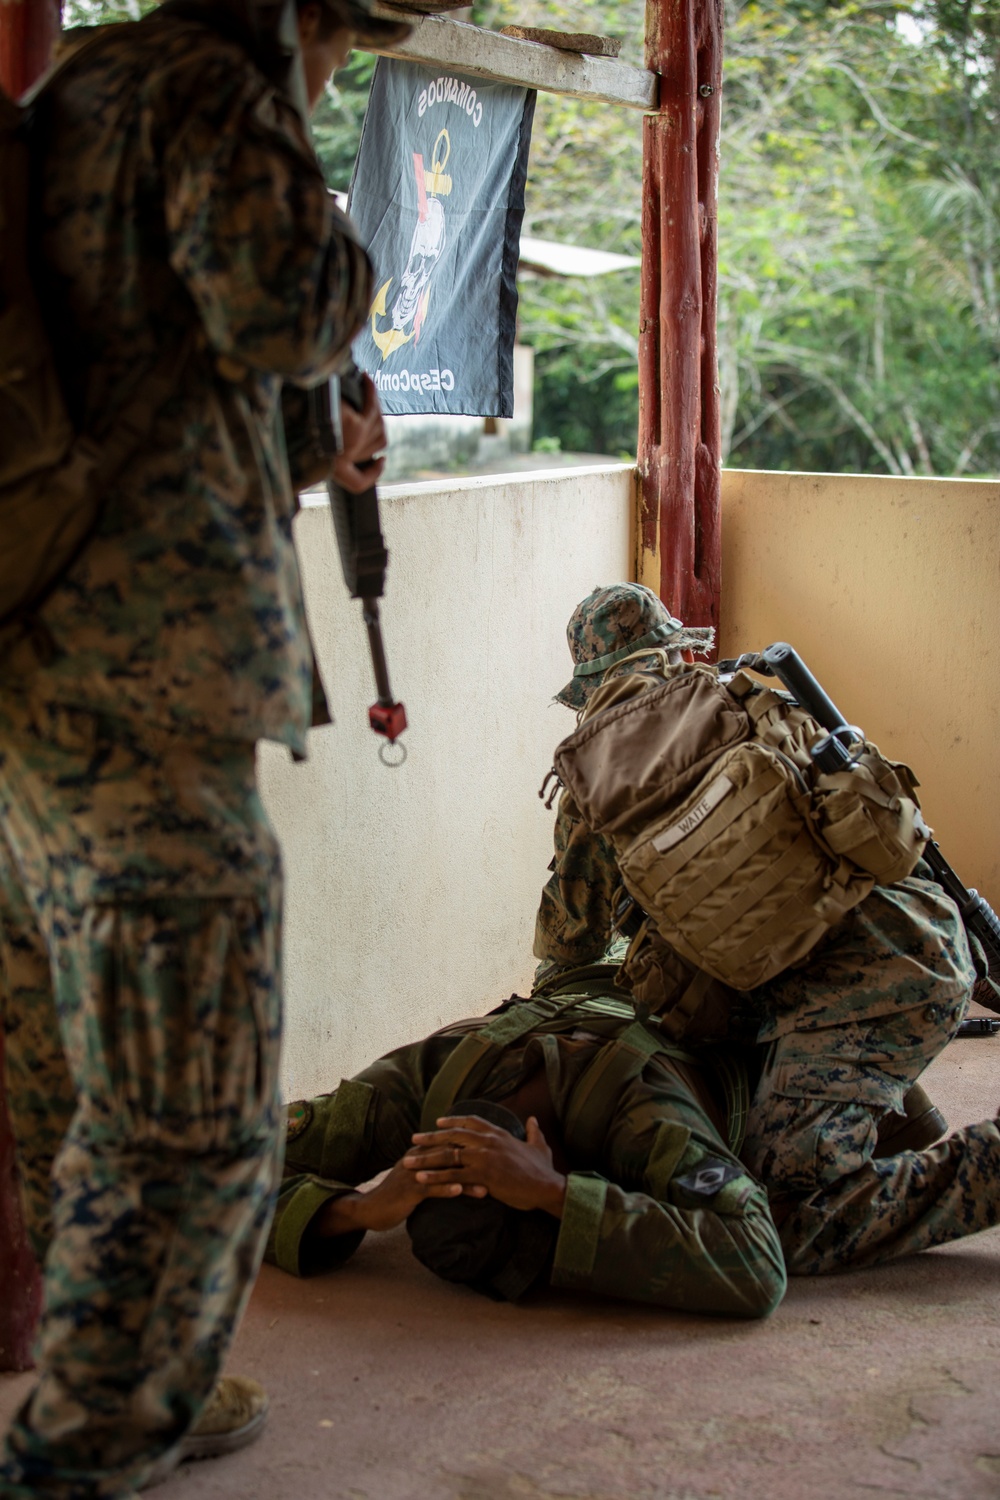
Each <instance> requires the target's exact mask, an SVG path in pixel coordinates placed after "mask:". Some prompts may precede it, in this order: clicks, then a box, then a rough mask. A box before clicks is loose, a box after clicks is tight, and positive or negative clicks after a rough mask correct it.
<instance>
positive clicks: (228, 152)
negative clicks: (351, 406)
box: [164, 55, 371, 383]
mask: <svg viewBox="0 0 1000 1500" xmlns="http://www.w3.org/2000/svg"><path fill="white" fill-rule="evenodd" d="M228 62H229V59H228V58H227V57H226V56H225V55H221V56H218V57H213V58H212V59H210V60H209V61H208V62H207V63H206V64H205V65H203V66H202V68H201V69H200V70H199V71H198V74H197V85H198V90H197V95H196V97H195V99H194V100H193V105H194V107H192V108H191V109H190V110H189V111H188V113H187V114H186V117H185V119H184V122H183V124H182V126H181V128H180V129H178V130H176V131H175V132H174V133H173V134H172V135H171V137H170V140H169V142H168V144H167V146H166V150H165V156H164V179H165V189H166V192H165V213H166V224H167V233H168V238H169V255H170V264H171V266H172V267H173V269H174V271H175V272H176V273H177V275H178V276H179V277H180V278H181V280H182V281H183V282H184V285H185V286H186V287H187V290H188V292H189V293H190V295H191V297H192V298H193V299H194V302H195V305H196V307H197V309H198V312H199V315H200V318H201V323H202V326H203V327H204V329H205V332H206V334H207V337H208V340H209V343H210V344H211V345H212V347H213V348H214V349H215V350H216V351H217V352H218V353H220V354H225V355H229V356H231V357H232V358H234V359H237V360H239V362H240V363H241V364H244V365H248V366H250V367H252V368H254V369H257V370H260V371H265V372H267V373H269V374H277V375H281V376H284V377H285V378H286V379H292V380H300V381H304V382H306V383H311V382H313V381H315V380H316V379H318V378H319V377H320V376H322V375H324V374H328V373H329V372H330V371H331V370H332V369H333V368H334V367H335V364H336V361H337V358H339V356H340V355H341V352H342V351H343V350H344V349H345V347H346V345H347V343H348V341H349V339H350V337H352V336H353V334H354V333H356V332H357V330H358V328H359V327H360V325H361V323H362V322H363V320H364V317H365V314H366V312H367V310H368V304H369V302H370V300H371V273H370V268H369V264H368V258H367V256H366V255H365V252H364V251H363V250H362V248H361V247H360V245H359V244H358V242H357V240H356V238H355V235H354V230H353V227H352V225H351V223H350V220H349V219H348V218H347V217H346V216H345V215H344V214H342V213H341V212H340V211H339V209H337V207H336V205H335V204H334V202H333V200H332V198H331V196H330V194H329V192H328V191H327V188H326V184H325V182H324V180H323V175H322V172H321V171H320V168H319V164H318V162H317V161H316V159H315V157H314V155H313V153H312V150H311V148H310V147H309V146H308V144H307V142H306V139H305V136H304V134H303V129H302V125H301V123H300V121H299V118H298V115H297V114H296V112H295V110H294V109H293V107H292V106H291V104H289V103H288V102H287V101H286V100H284V99H283V98H282V97H281V96H280V95H278V94H276V93H274V91H273V90H271V89H269V88H267V87H266V86H265V85H264V81H263V80H262V79H261V78H260V76H259V75H258V74H255V73H254V72H252V71H250V70H247V69H239V70H233V69H232V68H231V67H229V66H227V64H228Z"/></svg>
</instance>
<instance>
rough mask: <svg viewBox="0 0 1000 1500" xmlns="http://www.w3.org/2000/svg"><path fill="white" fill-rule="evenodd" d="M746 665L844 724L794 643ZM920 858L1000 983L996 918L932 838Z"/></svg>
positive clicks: (985, 1000)
mask: <svg viewBox="0 0 1000 1500" xmlns="http://www.w3.org/2000/svg"><path fill="white" fill-rule="evenodd" d="M748 665H751V668H752V670H756V671H759V672H762V673H770V674H771V676H773V677H777V678H778V679H779V681H781V682H782V683H783V684H784V685H785V687H786V688H787V689H788V691H789V692H790V693H791V695H792V697H793V698H794V699H795V701H796V702H797V703H799V704H801V706H802V707H803V708H804V709H805V710H806V712H807V713H810V714H812V716H813V718H814V719H815V720H816V721H817V723H819V724H821V725H822V726H823V728H824V729H827V730H829V731H830V732H831V733H832V732H833V731H834V730H836V729H841V728H843V727H844V726H845V725H847V720H846V719H845V718H844V716H843V714H842V713H841V712H840V710H839V709H838V707H837V705H836V704H835V703H834V701H833V699H832V698H830V697H829V696H828V695H827V694H826V693H825V692H824V691H823V689H822V688H821V687H820V685H819V683H818V682H817V680H816V678H815V677H814V676H813V674H812V673H811V672H810V670H809V668H808V667H807V666H806V664H805V662H804V661H803V660H802V658H801V656H800V655H799V653H798V652H797V651H796V650H795V648H794V646H789V645H788V643H787V642H786V641H776V642H775V643H774V645H773V646H768V647H767V649H766V651H762V652H761V653H760V655H759V656H758V657H757V658H756V660H755V661H754V662H753V663H750V662H748ZM848 727H849V726H848ZM923 858H924V859H925V860H926V861H927V863H928V864H929V865H930V867H931V869H932V870H933V872H934V878H935V880H936V881H937V883H938V885H940V887H941V889H942V890H943V891H944V892H945V893H946V894H947V895H949V896H950V897H951V899H952V900H953V901H954V902H955V905H956V906H957V907H958V909H959V911H960V912H961V913H962V920H963V921H964V923H965V925H966V927H967V929H968V930H969V932H970V933H973V934H974V935H975V937H976V938H978V940H979V942H980V943H981V944H982V947H983V951H984V953H985V955H986V961H987V964H988V967H989V977H990V979H991V980H992V981H993V986H992V988H995V986H996V984H997V982H1000V917H998V916H997V914H996V912H995V911H994V910H993V908H992V906H990V904H989V902H988V901H986V900H985V899H984V898H983V897H982V896H980V894H979V892H978V891H976V890H970V889H969V887H968V886H966V885H965V883H964V882H963V881H962V879H961V878H960V877H959V876H958V875H957V874H956V873H955V871H954V870H953V869H952V867H951V865H950V864H949V863H948V861H947V860H946V859H945V857H944V855H943V854H942V853H941V850H940V848H939V847H938V845H937V844H936V843H935V842H934V840H933V839H931V840H929V841H928V843H927V846H926V848H925V849H924V853H923ZM975 998H976V999H978V1000H980V1001H981V1003H982V1004H984V1005H987V1006H988V1007H989V1008H990V1009H991V1010H992V1009H994V1008H996V1007H997V1006H1000V997H998V998H997V999H996V1000H994V998H993V994H992V992H990V991H987V990H984V989H983V988H982V987H980V986H977V989H976V995H975Z"/></svg>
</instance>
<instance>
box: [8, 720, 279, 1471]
mask: <svg viewBox="0 0 1000 1500" xmlns="http://www.w3.org/2000/svg"><path fill="white" fill-rule="evenodd" d="M0 830H2V831H0V1006H2V1015H3V1025H4V1035H5V1050H6V1089H7V1101H8V1107H9V1111H10V1115H11V1119H12V1123H13V1128H14V1133H15V1137H16V1140H17V1143H18V1154H19V1166H20V1171H21V1178H22V1185H23V1196H24V1201H25V1208H26V1213H27V1217H28V1222H29V1225H30V1231H31V1235H32V1239H33V1242H34V1245H35V1249H36V1251H37V1253H38V1255H39V1258H40V1260H41V1261H42V1265H43V1274H44V1307H43V1314H42V1322H41V1327H40V1332H39V1337H38V1343H37V1350H36V1358H37V1367H38V1378H37V1383H36V1385H35V1387H34V1389H33V1391H32V1392H31V1394H30V1395H29V1397H28V1399H27V1401H26V1402H25V1404H24V1405H23V1407H22V1408H21V1410H20V1412H19V1413H18V1415H17V1416H16V1418H15V1420H14V1422H13V1424H12V1426H11V1428H10V1431H9V1432H8V1434H7V1438H6V1448H5V1451H4V1454H3V1459H2V1462H0V1496H3V1497H5V1500H13V1497H21V1496H28V1495H45V1496H53V1497H58V1500H120V1497H125V1496H130V1495H132V1494H133V1493H134V1490H135V1487H136V1486H137V1485H138V1484H139V1483H141V1481H142V1479H143V1478H144V1476H145V1475H146V1473H147V1472H148V1470H149V1466H150V1465H151V1464H152V1463H153V1461H154V1460H156V1459H158V1458H159V1457H161V1456H162V1455H163V1454H165V1453H168V1452H169V1451H170V1450H171V1449H172V1448H173V1447H174V1446H175V1445H176V1444H177V1443H178V1442H179V1441H180V1439H181V1438H182V1437H183V1435H184V1433H185V1432H186V1431H187V1430H188V1429H189V1427H190V1426H191V1425H192V1424H193V1423H194V1422H195V1421H196V1420H197V1417H198V1415H199V1413H200V1411H201V1409H202V1407H203V1405H204V1403H205V1401H206V1399H207V1397H208V1395H209V1394H210V1392H211V1389H212V1386H213V1384H214V1382H215V1380H216V1377H217V1375H218V1372H219V1369H220V1366H221V1363H222V1360H223V1358H224V1356H225V1353H226V1349H227V1347H228V1344H229V1341H230V1338H231V1336H232V1333H233V1330H234V1328H235V1325H236V1323H237V1322H238V1319H239V1317H240V1313H241V1310H242V1308H243V1305H244V1303H245V1300H246V1297H247V1295H248V1292H249V1289H250V1286H251V1284H252V1281H253V1278H254V1276H255V1274H256V1271H257V1267H258V1265H259V1261H260V1257H261V1254H262V1252H263V1248H264V1243H265V1238H266V1234H267V1229H268V1225H269V1221H270V1217H271V1212H272V1208H273V1202H274V1196H275V1192H276V1189H277V1185H278V1182H279V1180H280V1173H281V1150H282V1146H281V1140H280V1137H279V1132H278V1123H279V1114H280V1111H279V1107H278V1062H279V1045H280V1030H281V1000H280V946H281V871H280V861H279V855H278V850H277V846H276V843H275V840H274V837H273V834H272V832H271V830H270V827H269V825H268V822H267V818H266V815H265V813H264V810H263V807H262V806H261V803H260V800H259V798H258V795H257V791H256V786H255V781H254V752H253V746H252V745H251V744H244V743H238V742H235V741H234V742H206V741H200V742H198V741H194V742H191V741H188V742H185V740H184V738H183V737H182V736H180V735H176V734H170V733H164V732H159V731H156V732H147V731H142V732H137V731H136V730H134V729H133V728H132V727H131V726H129V725H126V724H125V723H123V722H120V721H114V720H108V719H102V718H100V717H97V716H94V715H92V714H87V713H82V712H76V711H72V710H66V709H59V708H53V707H51V706H47V707H46V706H39V705H33V704H32V703H31V701H30V700H28V699H25V698H19V697H16V696H13V695H6V696H4V697H0Z"/></svg>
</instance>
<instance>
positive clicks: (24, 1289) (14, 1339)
mask: <svg viewBox="0 0 1000 1500" xmlns="http://www.w3.org/2000/svg"><path fill="white" fill-rule="evenodd" d="M59 18H60V5H59V0H0V88H3V89H4V90H5V92H6V93H8V94H9V95H10V96H11V98H14V99H16V98H17V97H18V95H19V94H22V93H23V92H24V90H25V89H26V88H28V87H30V85H31V84H32V83H34V81H35V79H36V78H37V77H38V76H39V75H40V74H41V73H43V72H44V71H45V68H46V67H47V66H48V61H49V58H50V56H51V54H52V48H53V46H54V44H55V41H56V38H57V37H58V35H59ZM3 1077H4V1068H3V1031H2V1029H0V1370H28V1369H30V1368H31V1363H32V1361H31V1345H32V1339H33V1336H34V1331H35V1325H36V1323H37V1322H38V1314H39V1312H40V1310H41V1300H42V1286H41V1278H40V1276H39V1274H38V1266H37V1264H36V1262H35V1258H34V1256H33V1254H32V1252H31V1246H30V1245H29V1244H28V1237H27V1234H26V1232H25V1226H24V1216H23V1214H22V1212H21V1200H20V1195H19V1192H18V1185H17V1165H16V1162H15V1158H14V1137H13V1134H12V1132H11V1128H10V1119H9V1117H8V1114H7V1106H6V1100H5V1091H4V1087H3Z"/></svg>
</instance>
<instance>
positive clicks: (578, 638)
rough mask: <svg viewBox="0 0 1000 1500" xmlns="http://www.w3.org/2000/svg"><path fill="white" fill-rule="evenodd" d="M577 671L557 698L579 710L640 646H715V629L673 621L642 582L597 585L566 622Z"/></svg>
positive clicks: (699, 651) (699, 649) (685, 648)
mask: <svg viewBox="0 0 1000 1500" xmlns="http://www.w3.org/2000/svg"><path fill="white" fill-rule="evenodd" d="M566 639H567V641H568V642H569V650H570V655H571V656H572V658H573V660H574V662H575V663H576V666H575V667H574V668H573V676H572V677H571V678H570V680H569V682H567V684H566V686H565V687H564V688H563V689H562V691H561V692H559V693H557V694H556V697H555V701H556V702H557V703H564V704H565V705H566V707H567V708H575V709H581V708H583V707H584V706H585V705H586V702H587V699H588V698H589V697H590V695H591V693H593V692H594V691H595V689H597V688H599V687H600V685H601V683H602V682H603V681H604V674H605V673H606V672H607V670H608V668H609V667H613V666H614V665H615V663H616V662H620V661H624V660H625V658H626V657H627V656H632V655H633V654H634V653H635V652H636V651H643V650H645V649H648V650H650V651H659V650H667V651H694V652H695V653H697V654H699V655H703V654H704V653H705V652H706V651H709V650H711V647H712V642H713V641H714V639H715V631H714V630H712V629H710V628H700V627H698V628H695V629H689V628H688V627H687V626H686V625H683V624H682V623H681V621H680V620H675V619H674V617H673V615H672V614H670V612H669V610H668V609H667V608H666V606H665V605H664V604H663V602H662V601H661V600H660V599H659V598H658V597H657V596H656V594H654V593H653V590H652V589H648V588H646V587H645V585H644V584H641V583H613V584H611V585H609V586H608V587H605V588H597V589H594V590H593V592H592V593H590V594H588V595H587V597H586V599H584V601H583V603H582V604H578V605H577V607H576V609H575V610H574V611H573V613H572V615H571V616H570V621H569V624H568V625H567V626H566Z"/></svg>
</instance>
